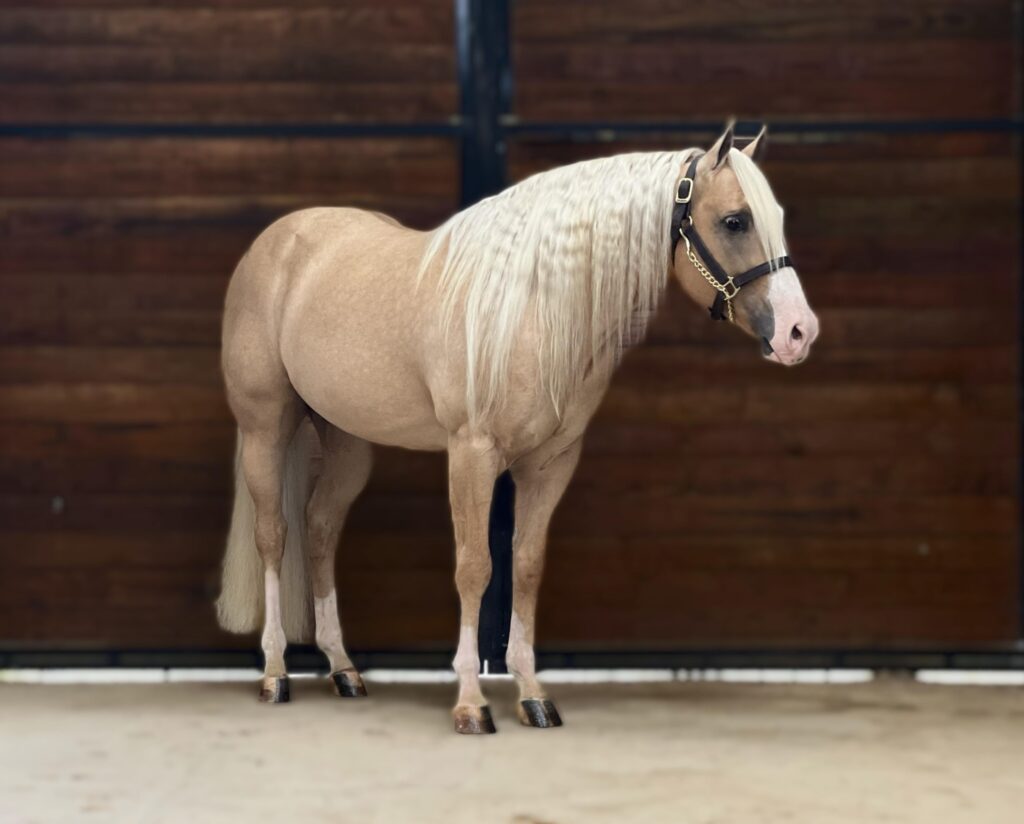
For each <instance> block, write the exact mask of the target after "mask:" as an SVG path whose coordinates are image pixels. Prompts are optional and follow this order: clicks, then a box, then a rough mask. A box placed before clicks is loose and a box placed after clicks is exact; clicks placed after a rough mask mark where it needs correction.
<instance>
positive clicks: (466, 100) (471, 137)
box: [455, 0, 515, 672]
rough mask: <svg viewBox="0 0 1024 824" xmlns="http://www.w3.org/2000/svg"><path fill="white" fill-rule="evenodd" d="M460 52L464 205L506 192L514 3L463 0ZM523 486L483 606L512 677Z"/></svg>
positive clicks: (503, 531)
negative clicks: (509, 657)
mask: <svg viewBox="0 0 1024 824" xmlns="http://www.w3.org/2000/svg"><path fill="white" fill-rule="evenodd" d="M455 25H456V34H455V42H456V50H457V55H458V71H459V100H460V114H461V120H462V129H463V131H462V147H461V173H462V192H461V194H462V206H463V207H466V206H469V205H471V204H473V203H476V202H477V201H478V200H480V199H481V198H483V197H487V195H491V194H494V193H495V192H499V191H501V190H502V189H503V188H505V141H504V135H503V134H502V129H501V115H503V114H505V113H507V112H508V111H509V108H510V105H511V97H512V77H511V71H510V67H509V0H455ZM514 531H515V484H514V483H513V482H512V477H511V476H510V475H509V474H508V473H507V472H506V473H504V474H503V475H502V476H501V477H500V478H498V480H497V482H496V483H495V485H494V497H493V499H492V501H491V520H490V530H489V533H488V538H489V543H490V552H491V581H490V584H489V585H488V587H487V591H486V592H485V593H484V598H483V603H482V604H481V606H480V631H479V650H480V663H481V666H482V667H483V668H484V671H486V672H505V650H506V649H507V648H508V633H509V625H510V623H511V619H512V535H513V533H514Z"/></svg>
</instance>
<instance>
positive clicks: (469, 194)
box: [455, 0, 512, 207]
mask: <svg viewBox="0 0 1024 824" xmlns="http://www.w3.org/2000/svg"><path fill="white" fill-rule="evenodd" d="M455 26H456V30H455V44H456V53H457V57H458V72H459V109H460V115H461V120H462V128H463V135H462V158H461V159H462V169H461V171H462V205H463V207H465V206H469V205H471V204H473V203H476V202H477V201H478V200H480V198H483V197H487V195H491V194H494V193H495V192H500V191H501V190H502V189H504V188H505V141H504V136H503V135H502V131H501V122H500V119H501V115H503V114H505V113H507V112H508V111H509V107H510V105H511V104H510V101H511V91H512V79H511V78H512V75H511V71H510V67H509V0H455Z"/></svg>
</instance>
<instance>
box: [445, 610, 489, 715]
mask: <svg viewBox="0 0 1024 824" xmlns="http://www.w3.org/2000/svg"><path fill="white" fill-rule="evenodd" d="M452 666H453V667H454V669H455V674H456V675H458V677H459V703H460V704H473V705H475V706H483V705H484V704H486V703H487V702H486V701H485V700H484V695H483V693H482V692H481V691H480V653H479V651H478V649H477V632H476V629H474V628H473V627H469V626H463V627H460V629H459V648H458V649H457V650H456V651H455V659H454V660H453V661H452Z"/></svg>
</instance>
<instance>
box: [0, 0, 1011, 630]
mask: <svg viewBox="0 0 1024 824" xmlns="http://www.w3.org/2000/svg"><path fill="white" fill-rule="evenodd" d="M1013 5H1014V4H1013V2H1012V0H940V2H938V3H935V2H926V0H910V1H909V2H905V3H899V4H892V3H883V2H881V0H867V1H866V2H862V3H857V4H854V5H852V6H851V5H849V4H847V5H845V6H844V5H840V4H821V3H808V2H803V0H771V1H770V2H743V3H740V4H722V3H720V2H710V0H698V2H687V3H685V4H682V3H675V2H668V1H667V0H636V2H634V3H630V4H625V5H624V4H617V3H612V2H605V0H601V2H591V0H587V2H583V0H569V2H565V3H557V4H551V3H540V2H537V1H536V0H520V2H518V3H516V4H515V9H516V11H515V21H514V23H515V35H514V36H515V44H514V45H515V54H514V64H515V67H516V84H515V87H516V94H515V107H516V114H517V115H518V116H519V117H521V118H524V119H536V118H542V119H550V120H557V121H571V120H579V121H581V122H583V121H587V120H602V121H607V120H619V119H632V118H639V119H653V118H657V119H669V120H678V119H681V118H686V117H692V118H708V119H714V120H717V119H721V118H724V117H725V116H727V115H730V114H737V115H741V116H751V117H757V116H765V117H771V118H785V119H801V120H809V121H810V120H822V119H824V120H831V119H861V118H879V119H885V120H889V119H894V120H895V119H911V118H975V117H977V118H988V117H994V118H1002V117H1007V116H1009V115H1010V114H1011V113H1012V112H1013V110H1014V109H1013V107H1012V102H1013V97H1012V94H1013V91H1012V90H1013V89H1014V88H1019V83H1020V67H1019V66H1017V65H1016V61H1014V60H1013V59H1012V55H1013V44H1012V40H1011V25H1010V17H1011V9H1012V7H1013ZM1018 6H1019V4H1018ZM453 43H454V34H453V21H452V4H451V2H449V0H430V2H428V3H413V2H407V0H399V1H398V2H388V3H374V2H369V0H340V2H334V3H328V2H325V0H296V2H293V3H290V4H288V5H287V8H286V7H285V5H284V4H282V3H280V2H279V0H208V2H204V3H197V2H195V1H194V0H154V2H148V3H143V2H140V0H102V2H101V0H34V2H31V3H29V2H20V3H15V4H6V5H5V6H4V7H3V8H2V9H0V78H2V79H0V122H3V123H25V122H35V123H58V124H59V123H76V122H89V121H92V122H100V123H112V124H117V123H157V124H159V123H167V124H179V123H183V122H186V123H200V124H202V123H205V124H219V123H223V124H246V123H265V124H271V125H273V124H275V123H293V124H294V123H308V122H314V121H316V122H385V123H399V122H421V123H422V122H436V121H443V120H445V119H446V118H448V117H449V116H450V115H451V114H452V113H454V112H455V111H456V107H457V90H456V86H455V70H454V55H453ZM684 77H685V78H687V82H686V83H680V78H684ZM1015 84H1016V85H1015ZM691 88H692V89H695V90H700V93H699V94H696V93H694V92H691ZM609 137H611V138H614V137H615V136H614V135H610V136H609ZM708 137H709V136H708V135H704V134H699V135H698V134H693V135H685V134H683V135H679V134H675V135H660V136H659V135H652V136H650V137H647V138H643V139H641V138H633V139H628V140H625V139H623V140H612V142H606V143H600V142H595V143H576V142H572V141H568V140H564V139H550V140H547V139H539V138H530V139H516V140H512V141H510V143H509V147H508V149H509V154H508V160H509V170H510V176H511V178H512V179H514V180H518V179H521V178H522V177H524V176H526V175H528V174H531V173H533V172H536V171H540V170H542V169H546V168H550V167H552V166H557V165H564V164H566V163H570V162H573V161H575V160H578V159H582V158H585V157H592V156H596V155H600V154H608V153H612V152H618V151H629V150H647V149H653V148H678V147H681V146H692V145H703V144H704V143H706V142H707V140H708ZM457 148H458V147H457V143H456V142H455V141H454V140H447V139H435V138H417V139H398V138H387V139H338V138H325V137H299V136H296V137H292V138H279V139H272V138H267V137H255V136H253V137H248V138H239V137H222V138H209V137H205V138H204V137H197V136H195V135H192V136H189V137H108V138H99V137H82V136H78V137H74V136H71V137H68V138H63V139H57V138H47V139H23V138H13V137H6V138H0V250H2V251H0V296H2V298H0V570H2V572H0V646H19V647H23V648H33V647H36V648H52V647H65V648H75V647H101V648H110V649H131V648H143V649H145V648H149V649H152V648H160V647H179V648H180V647H191V648H196V649H209V648H224V647H233V646H234V647H246V648H253V649H255V648H256V646H257V645H258V639H256V638H254V637H249V638H238V637H234V636H229V635H226V634H224V633H221V632H220V631H219V630H218V629H217V627H216V624H215V620H214V616H213V610H212V600H213V597H214V595H215V593H216V591H217V587H218V569H219V564H220V559H221V554H222V550H223V539H224V535H225V532H226V527H227V522H228V517H229V508H230V492H231V457H232V454H233V448H234V425H233V422H232V420H231V417H230V414H229V412H228V410H227V407H226V404H225V402H224V396H223V387H222V383H221V377H220V372H219V365H218V345H219V327H220V315H221V304H222V300H223V293H224V288H225V286H226V282H227V278H228V277H229V275H230V272H231V271H232V269H233V267H234V265H235V263H236V262H237V260H238V258H239V256H240V255H241V254H242V252H243V250H244V249H245V248H246V246H247V245H248V244H249V243H250V242H251V240H252V238H253V237H254V236H255V235H256V234H257V233H258V232H259V231H260V230H261V229H262V228H263V227H265V226H266V225H267V224H268V223H270V222H271V221H272V220H274V219H275V218H276V217H278V216H280V215H281V214H284V213H285V212H288V211H291V210H293V209H297V208H302V207H305V206H309V205H327V204H338V205H355V206H360V207H363V208H371V209H380V210H383V211H386V212H389V213H391V214H394V215H395V216H397V217H399V218H400V219H402V220H403V221H405V222H407V223H409V224H410V225H413V226H416V227H419V228H428V227H430V226H433V225H436V224H437V223H438V222H440V221H441V220H442V219H443V218H444V217H446V216H447V215H448V214H450V213H451V212H452V211H454V209H455V208H456V206H457V197H458V186H459V180H458V176H459V170H458V164H457V154H458V152H457ZM766 168H767V172H768V175H769V177H770V179H771V181H772V184H773V186H774V188H775V190H776V192H777V194H778V196H779V200H780V201H781V202H782V203H783V204H784V205H785V207H786V215H787V225H788V237H789V240H790V242H791V246H792V250H793V253H794V256H795V258H796V259H797V261H798V263H799V267H800V272H801V276H802V279H803V282H804V285H805V287H806V289H807V292H808V294H809V297H810V299H811V302H812V304H813V305H814V306H815V308H816V309H817V310H818V311H819V314H820V316H821V319H822V327H823V332H822V337H821V339H820V341H819V343H818V344H817V345H816V348H815V352H814V355H813V356H812V358H811V359H810V360H809V361H808V363H807V364H805V365H803V366H801V367H800V368H798V369H794V370H782V369H779V368H776V367H773V366H771V365H768V364H765V363H764V362H762V360H761V359H760V358H759V357H758V353H757V349H756V346H755V345H754V344H753V343H752V342H751V341H750V340H749V339H747V338H745V337H744V336H742V335H741V334H738V333H737V332H736V331H735V330H732V329H729V328H727V327H725V326H724V325H722V324H712V323H709V322H708V321H707V318H706V315H705V313H704V312H702V311H701V310H700V309H699V308H697V307H694V306H692V305H691V304H690V303H689V302H688V301H686V300H685V299H684V298H683V297H682V296H681V295H680V294H679V293H678V290H677V289H675V288H670V290H669V294H668V295H667V298H666V301H665V304H664V306H663V309H662V311H661V312H660V313H659V315H658V317H657V318H656V319H655V322H654V324H653V326H652V329H651V333H650V336H649V340H648V341H647V343H646V344H645V345H644V346H642V347H640V348H639V349H637V350H636V351H634V352H632V353H630V354H629V356H628V357H627V358H626V360H625V362H624V364H623V367H622V369H621V371H620V373H619V374H618V376H617V377H616V379H615V382H614V384H613V386H612V389H611V391H610V393H609V395H608V398H607V400H606V402H605V404H604V405H603V406H602V408H601V410H600V412H599V414H598V415H597V417H596V419H595V421H594V423H593V426H592V428H591V431H590V433H589V435H588V439H587V443H586V448H585V453H584V455H583V458H582V461H581V465H580V469H579V472H578V473H577V477H576V479H575V481H574V483H573V484H572V485H571V486H570V489H569V492H568V493H567V495H566V499H565V501H564V503H563V505H562V507H561V508H560V509H559V511H558V512H557V513H556V516H555V520H554V523H553V526H552V530H551V549H550V554H549V562H548V570H547V575H546V579H545V584H544V590H543V594H542V598H541V616H540V626H539V631H540V639H539V640H540V643H541V644H542V645H544V646H548V647H558V648H572V649H607V648H613V647H618V648H625V649H645V648H679V647H686V646H696V647H700V646H705V647H706V646H725V647H729V646H746V647H749V646H765V647H770V646H775V645H781V646H794V645H795V646H832V645H838V646H844V645H849V646H879V647H886V646H902V645H937V646H955V645H962V646H979V647H982V646H990V645H1005V644H1007V643H1009V642H1011V641H1012V640H1013V639H1014V638H1016V636H1017V629H1018V628H1017V613H1016V610H1017V603H1018V599H1019V595H1020V593H1019V592H1018V591H1017V587H1018V582H1019V580H1020V576H1019V572H1020V570H1019V568H1018V563H1019V555H1018V550H1017V546H1018V540H1019V529H1020V527H1019V518H1020V511H1019V482H1020V481H1019V467H1018V463H1019V459H1018V456H1019V447H1020V444H1019V431H1020V430H1019V391H1018V381H1019V357H1020V350H1019V329H1020V318H1019V317H1018V313H1017V306H1018V303H1019V282H1018V272H1019V266H1020V248H1021V246H1020V242H1021V235H1020V233H1021V226H1020V222H1019V180H1020V173H1021V169H1020V162H1019V147H1018V146H1015V144H1014V142H1013V139H1012V138H1011V137H1010V136H1008V135H1006V134H999V133H994V132H993V133H984V132H959V133H949V134H901V135H884V134H854V133H830V132H817V133H808V134H804V135H801V136H798V137H797V136H792V135H791V136H789V137H786V138H782V139H780V138H779V137H778V136H775V137H774V138H773V140H772V145H771V147H770V151H769V157H768V162H767V167H766ZM346 535H347V539H346V540H345V541H344V543H343V547H342V551H341V553H340V559H339V587H340V600H341V603H342V604H343V609H344V623H345V631H346V637H347V639H348V640H349V643H350V645H351V647H352V648H353V649H417V648H438V647H451V646H454V643H455V641H456V633H457V622H458V617H457V602H456V599H455V595H454V586H453V579H452V575H453V557H452V556H453V553H452V540H451V528H450V521H449V514H448V502H447V493H446V489H445V461H444V457H443V456H442V455H437V454H417V453H407V452H401V451H397V450H388V449H383V450H379V452H378V458H377V463H376V468H375V473H374V476H373V478H372V480H371V483H370V485H369V487H368V489H367V491H366V493H365V495H364V496H363V497H362V498H361V499H360V501H359V502H358V503H357V504H356V506H355V508H354V510H353V512H352V515H351V518H350V521H349V524H348V526H347V533H346Z"/></svg>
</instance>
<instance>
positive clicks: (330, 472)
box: [306, 415, 373, 698]
mask: <svg viewBox="0 0 1024 824" xmlns="http://www.w3.org/2000/svg"><path fill="white" fill-rule="evenodd" d="M313 420H314V423H315V424H316V429H317V432H318V433H319V434H320V443H321V446H322V448H323V466H322V469H321V472H320V476H319V477H318V478H317V481H316V486H315V487H314V488H313V494H312V496H310V499H309V503H308V504H307V505H306V522H307V524H308V526H309V561H310V574H311V577H312V579H313V609H314V614H315V616H316V643H317V646H318V647H320V649H321V650H323V652H324V654H325V655H326V656H327V660H328V661H329V662H330V665H331V680H332V681H333V682H334V690H335V692H336V693H337V694H338V695H340V696H341V697H343V698H352V697H356V696H361V695H366V687H365V686H363V679H362V678H360V677H359V672H358V671H357V670H356V668H355V667H354V666H353V665H352V660H351V659H350V658H349V657H348V653H347V652H345V645H344V643H343V641H342V637H341V619H340V616H339V614H338V596H337V590H336V589H335V580H334V556H335V552H336V550H337V547H338V539H339V536H340V535H341V529H342V527H343V526H344V523H345V516H346V515H347V514H348V509H349V506H350V505H351V504H352V502H353V501H354V500H355V499H356V496H358V495H359V493H360V492H362V491H363V487H365V486H366V481H367V480H368V479H369V477H370V468H371V465H372V463H373V455H372V452H371V448H370V444H369V443H367V442H366V441H364V440H361V439H359V438H356V437H354V436H352V435H349V434H348V433H346V432H342V431H341V430H340V429H337V428H335V427H333V426H331V425H330V424H328V423H326V422H325V421H324V420H323V419H322V418H320V417H318V416H316V415H314V417H313Z"/></svg>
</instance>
